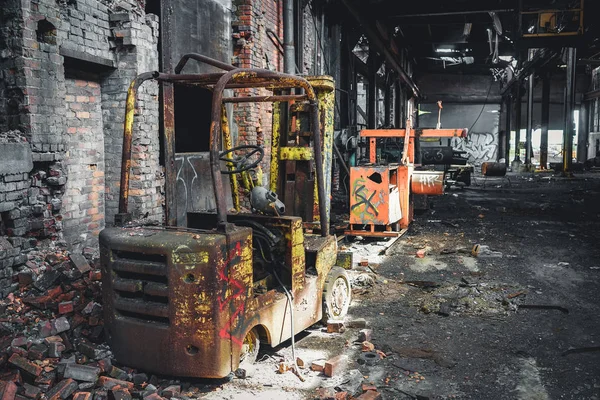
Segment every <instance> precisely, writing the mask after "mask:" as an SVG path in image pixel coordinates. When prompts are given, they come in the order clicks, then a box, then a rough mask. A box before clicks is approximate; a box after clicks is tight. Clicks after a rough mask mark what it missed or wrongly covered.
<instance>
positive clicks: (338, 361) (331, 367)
mask: <svg viewBox="0 0 600 400" xmlns="http://www.w3.org/2000/svg"><path fill="white" fill-rule="evenodd" d="M347 363H348V356H347V355H345V354H341V355H339V356H337V357H333V358H331V359H329V360H327V361H326V362H325V367H324V368H323V373H324V374H325V375H326V376H329V377H332V376H334V375H336V374H338V373H340V371H341V370H343V369H344V368H345V367H346V364H347Z"/></svg>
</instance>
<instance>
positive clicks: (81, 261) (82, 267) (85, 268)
mask: <svg viewBox="0 0 600 400" xmlns="http://www.w3.org/2000/svg"><path fill="white" fill-rule="evenodd" d="M69 257H70V258H71V262H72V263H73V265H74V266H75V268H77V270H79V272H81V273H82V274H85V273H86V272H89V271H91V270H92V267H91V266H90V264H89V263H88V261H87V260H86V258H85V257H84V256H83V255H82V254H71V255H70V256H69Z"/></svg>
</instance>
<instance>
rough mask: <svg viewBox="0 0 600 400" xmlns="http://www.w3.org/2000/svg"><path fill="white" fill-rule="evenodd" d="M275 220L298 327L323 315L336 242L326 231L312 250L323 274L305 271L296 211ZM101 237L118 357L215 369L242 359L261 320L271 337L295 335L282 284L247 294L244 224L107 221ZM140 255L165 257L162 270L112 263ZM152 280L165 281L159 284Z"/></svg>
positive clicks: (137, 363)
mask: <svg viewBox="0 0 600 400" xmlns="http://www.w3.org/2000/svg"><path fill="white" fill-rule="evenodd" d="M273 223H274V224H275V225H278V226H281V227H282V228H283V229H284V231H285V232H287V233H286V237H287V238H288V241H287V247H288V251H287V256H286V257H289V259H290V260H293V261H294V262H293V263H291V264H288V263H286V264H287V265H292V268H293V270H292V293H293V297H294V299H295V301H294V304H293V305H292V306H293V308H294V322H295V333H299V332H300V331H302V330H303V329H305V328H306V326H310V325H311V324H313V323H315V322H317V321H318V320H320V318H321V315H322V306H321V304H322V302H321V296H322V290H323V284H324V277H325V276H326V275H327V273H328V272H329V270H330V269H331V267H332V266H333V264H334V263H335V255H336V249H337V241H336V240H335V238H334V237H328V238H325V240H326V242H325V244H324V246H322V248H321V249H320V250H319V251H318V252H317V268H318V270H319V272H320V274H319V276H318V277H317V276H315V275H311V276H306V277H305V276H304V268H303V265H304V259H303V257H304V251H305V249H304V246H303V237H304V236H303V233H302V225H301V220H300V219H299V218H288V219H286V218H280V219H273ZM100 242H101V264H102V268H103V271H104V274H103V286H105V290H104V304H105V318H106V326H107V329H108V334H109V338H110V344H111V348H112V350H113V352H114V354H115V357H116V359H117V360H119V362H122V363H125V364H127V365H130V366H132V367H138V368H144V370H146V371H149V372H153V373H161V374H168V375H176V376H201V377H210V378H221V377H224V376H227V375H228V374H229V373H230V372H231V371H233V370H235V369H236V368H237V367H238V363H239V357H240V354H241V351H242V343H243V340H244V337H245V336H246V334H247V333H248V332H249V331H250V329H252V328H254V327H256V326H259V327H261V329H262V330H264V333H265V334H266V336H267V338H268V341H269V343H271V344H272V345H273V346H275V345H278V344H279V343H281V342H283V341H285V340H287V339H289V338H290V337H291V326H290V318H289V304H288V302H287V299H286V298H285V296H284V295H283V293H282V292H281V291H279V290H275V289H273V290H270V291H268V292H267V293H265V294H261V295H256V296H255V295H253V290H252V283H253V281H252V279H253V278H252V244H251V230H250V229H249V228H235V229H234V230H231V231H230V232H228V233H227V234H219V233H216V232H203V233H202V234H201V235H200V234H198V233H197V232H184V231H174V230H171V231H164V230H161V229H106V230H104V231H103V232H102V234H101V237H100ZM131 249H135V250H136V252H135V253H134V252H130V250H131ZM136 257H137V258H139V261H140V262H137V263H135V262H134V263H133V265H140V266H141V265H143V264H144V262H154V263H157V264H158V263H162V264H163V265H164V268H163V269H162V271H164V273H163V274H161V275H148V274H146V273H144V272H147V271H144V270H143V269H141V268H140V270H135V269H134V268H130V269H129V270H128V272H127V273H126V274H124V273H123V272H121V271H120V270H118V269H116V268H115V263H116V262H118V261H120V260H123V259H125V260H129V259H131V260H133V261H138V260H136V259H135V258H136ZM149 260H153V261H149ZM282 273H283V272H282ZM151 276H152V277H153V278H152V280H150V278H149V277H151ZM125 280H129V281H133V282H132V285H125V284H124V283H123V281H125ZM157 280H162V281H161V282H163V283H160V282H158V283H159V284H158V285H157V282H156V281H157ZM158 289H160V290H158ZM149 293H153V295H148V294H149ZM165 293H166V294H167V295H166V296H165ZM302 299H310V300H311V301H308V302H307V301H302ZM141 339H142V340H141ZM148 343H152V344H153V345H152V346H148Z"/></svg>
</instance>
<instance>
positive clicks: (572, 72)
mask: <svg viewBox="0 0 600 400" xmlns="http://www.w3.org/2000/svg"><path fill="white" fill-rule="evenodd" d="M576 67H577V49H576V48H575V47H569V48H568V50H567V85H566V90H565V125H564V131H563V173H564V174H570V173H571V164H572V163H573V109H574V106H575V79H576Z"/></svg>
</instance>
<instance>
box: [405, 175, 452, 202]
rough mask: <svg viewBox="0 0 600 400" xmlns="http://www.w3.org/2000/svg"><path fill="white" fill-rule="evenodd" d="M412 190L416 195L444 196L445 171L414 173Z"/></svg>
mask: <svg viewBox="0 0 600 400" xmlns="http://www.w3.org/2000/svg"><path fill="white" fill-rule="evenodd" d="M410 188H411V190H412V192H413V193H415V194H428V195H434V196H435V195H442V194H444V171H414V172H413V174H412V180H411V184H410Z"/></svg>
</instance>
